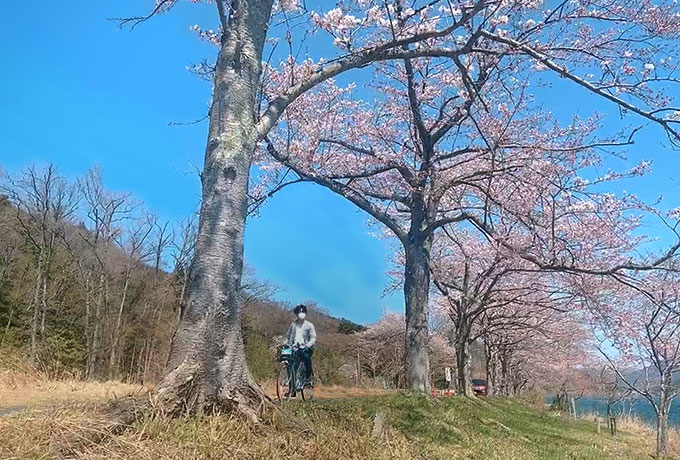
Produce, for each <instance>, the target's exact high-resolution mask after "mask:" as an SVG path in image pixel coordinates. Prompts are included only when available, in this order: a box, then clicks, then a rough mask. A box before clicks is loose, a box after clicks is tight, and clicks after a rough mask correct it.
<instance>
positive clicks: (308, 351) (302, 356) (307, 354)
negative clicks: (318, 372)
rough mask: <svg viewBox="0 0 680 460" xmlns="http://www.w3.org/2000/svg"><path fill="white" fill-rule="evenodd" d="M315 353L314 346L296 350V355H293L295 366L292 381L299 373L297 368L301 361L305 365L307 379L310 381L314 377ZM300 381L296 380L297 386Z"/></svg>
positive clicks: (292, 370)
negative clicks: (313, 359) (313, 357)
mask: <svg viewBox="0 0 680 460" xmlns="http://www.w3.org/2000/svg"><path fill="white" fill-rule="evenodd" d="M313 354H314V348H302V349H299V350H296V352H295V356H294V357H293V366H292V368H291V372H292V374H293V375H291V382H292V381H294V379H295V375H296V374H297V372H296V371H297V368H298V366H299V365H300V364H301V363H304V365H305V380H306V381H307V382H306V383H309V382H310V380H311V378H312V374H313V372H312V355H313ZM299 384H300V383H299V382H295V386H296V387H297V386H298V385H299Z"/></svg>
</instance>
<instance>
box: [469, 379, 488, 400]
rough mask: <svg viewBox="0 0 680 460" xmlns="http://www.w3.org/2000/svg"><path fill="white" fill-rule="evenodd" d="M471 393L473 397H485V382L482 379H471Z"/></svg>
mask: <svg viewBox="0 0 680 460" xmlns="http://www.w3.org/2000/svg"><path fill="white" fill-rule="evenodd" d="M471 383H472V391H473V392H474V393H475V396H486V394H487V388H486V380H484V379H472V382H471Z"/></svg>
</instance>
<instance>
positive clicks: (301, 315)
mask: <svg viewBox="0 0 680 460" xmlns="http://www.w3.org/2000/svg"><path fill="white" fill-rule="evenodd" d="M306 317H307V313H305V312H304V311H301V312H300V313H298V318H300V321H304V320H305V318H306Z"/></svg>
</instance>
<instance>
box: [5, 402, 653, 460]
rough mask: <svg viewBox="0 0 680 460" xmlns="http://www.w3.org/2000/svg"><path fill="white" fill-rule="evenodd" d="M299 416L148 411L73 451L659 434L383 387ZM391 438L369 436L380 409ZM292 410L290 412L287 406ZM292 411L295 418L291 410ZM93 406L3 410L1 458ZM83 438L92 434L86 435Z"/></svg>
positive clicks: (48, 442) (571, 450) (608, 452)
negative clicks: (148, 415) (252, 419)
mask: <svg viewBox="0 0 680 460" xmlns="http://www.w3.org/2000/svg"><path fill="white" fill-rule="evenodd" d="M285 407H286V409H287V410H289V411H290V412H289V414H292V415H294V416H296V417H297V420H302V421H303V423H301V424H299V425H295V426H294V427H293V428H291V426H290V423H285V421H284V420H282V419H281V417H279V418H278V419H277V420H275V421H273V422H272V423H269V424H265V425H262V426H258V427H250V426H248V425H245V424H244V423H243V422H241V421H240V420H237V419H234V418H230V417H224V416H222V417H204V418H192V419H189V420H186V419H183V420H172V421H166V420H146V421H142V422H139V423H138V424H137V425H135V426H133V427H132V428H130V429H128V430H127V431H126V432H124V433H123V434H120V435H117V436H110V437H108V438H107V439H106V440H105V441H103V442H98V443H97V444H94V443H92V444H84V445H82V446H79V447H78V449H77V451H76V452H75V453H74V454H73V457H74V458H82V459H88V460H99V459H101V460H104V459H106V460H111V459H127V458H129V459H135V460H137V459H140V460H143V459H149V460H151V459H153V460H158V459H172V460H180V459H181V460H189V459H192V460H195V459H226V458H229V459H276V460H279V459H280V460H293V459H323V460H335V459H337V460H340V459H385V460H387V459H403V460H406V459H409V460H410V459H430V460H434V459H442V460H443V459H447V460H449V459H480V460H482V459H484V460H493V459H502V460H519V459H550V460H560V459H565V460H566V459H570V460H575V459H583V460H597V459H624V460H625V459H649V458H651V455H650V454H651V453H652V452H653V449H654V436H653V434H652V433H651V432H649V431H648V430H646V429H644V428H643V427H639V426H637V427H636V426H630V427H628V429H627V430H626V429H624V430H622V431H621V432H620V434H619V435H618V436H617V437H615V438H612V437H611V436H608V435H607V434H606V433H605V432H604V430H603V432H602V433H597V426H596V424H595V423H594V422H593V421H592V420H587V421H586V420H579V421H575V420H570V419H568V418H565V417H561V416H558V415H555V414H553V413H550V412H547V411H542V410H536V409H533V408H531V407H530V406H528V405H526V404H524V403H522V402H520V401H518V400H515V399H509V398H486V399H478V400H472V399H466V398H460V397H454V398H441V399H432V398H428V397H421V396H407V395H398V394H393V395H386V396H370V397H363V398H356V399H338V400H326V401H318V402H313V403H301V402H298V403H291V404H288V405H286V406H285ZM377 412H381V413H382V414H384V416H385V418H386V419H387V424H388V427H389V428H388V434H387V437H386V438H385V439H382V440H380V439H375V438H374V437H373V436H372V428H373V420H374V417H375V414H376V413H377ZM283 417H286V418H288V417H289V416H288V415H285V413H284V415H283ZM291 418H292V417H291ZM100 423H101V422H100V421H99V420H98V419H97V409H96V407H86V406H79V407H71V408H54V409H49V410H43V411H32V412H27V413H24V414H18V415H15V416H12V417H9V418H7V417H6V418H0V440H2V442H0V458H3V459H6V458H7V459H10V458H14V459H19V458H44V459H51V458H57V457H55V456H54V454H53V450H52V449H51V446H52V445H53V443H54V442H55V440H58V439H62V438H63V437H64V434H68V432H70V433H71V434H73V433H74V432H75V433H76V434H78V433H82V434H83V435H85V434H87V432H88V430H93V429H94V430H96V427H97V426H100ZM93 427H94V428H93ZM84 437H86V436H84Z"/></svg>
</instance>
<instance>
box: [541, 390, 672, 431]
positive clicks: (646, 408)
mask: <svg viewBox="0 0 680 460" xmlns="http://www.w3.org/2000/svg"><path fill="white" fill-rule="evenodd" d="M553 399H554V398H550V399H549V400H548V403H551V402H552V401H553ZM595 412H597V413H599V414H600V416H604V415H606V413H607V401H606V399H605V398H602V397H598V396H583V397H582V398H581V399H578V400H577V401H576V413H577V414H579V415H583V414H593V413H595ZM612 412H613V413H614V414H621V413H624V414H629V413H630V414H633V415H635V416H636V417H638V418H640V419H642V420H644V421H646V422H648V423H649V424H650V425H654V424H656V415H655V414H654V409H653V408H652V405H651V404H650V403H649V401H647V400H646V399H644V398H635V399H629V400H626V401H622V402H619V403H616V404H614V406H613V408H612ZM668 423H669V424H670V425H673V426H677V427H680V403H673V405H672V406H671V411H670V413H669V415H668Z"/></svg>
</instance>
